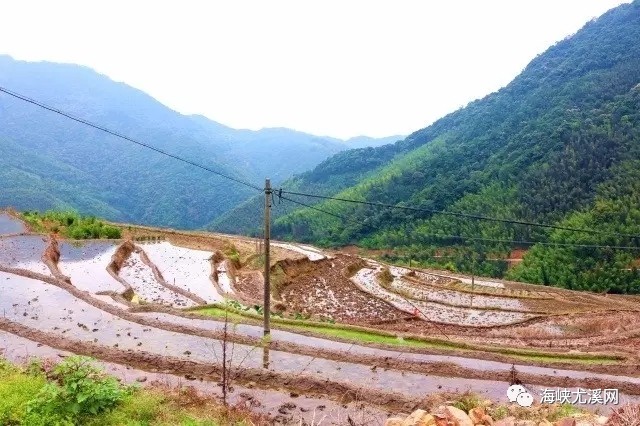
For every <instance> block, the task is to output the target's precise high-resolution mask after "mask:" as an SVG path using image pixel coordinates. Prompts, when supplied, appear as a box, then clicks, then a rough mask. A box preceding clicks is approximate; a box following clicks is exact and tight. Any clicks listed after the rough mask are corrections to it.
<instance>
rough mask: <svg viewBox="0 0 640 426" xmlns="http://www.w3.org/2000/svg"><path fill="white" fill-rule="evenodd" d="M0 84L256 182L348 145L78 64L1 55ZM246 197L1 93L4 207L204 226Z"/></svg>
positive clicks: (0, 200) (229, 185)
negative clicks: (206, 109) (217, 114)
mask: <svg viewBox="0 0 640 426" xmlns="http://www.w3.org/2000/svg"><path fill="white" fill-rule="evenodd" d="M0 85H2V86H4V87H6V88H8V89H10V90H13V91H16V92H18V93H20V94H23V95H25V96H28V97H31V98H33V99H36V100H39V101H41V102H44V103H45V104H48V105H51V106H53V107H56V108H59V109H61V110H63V111H66V112H69V113H71V114H73V115H76V116H78V117H80V118H84V119H87V120H89V121H93V122H95V123H97V124H100V125H103V126H105V127H108V128H110V129H113V130H115V131H117V132H120V133H122V134H125V135H127V136H131V137H133V138H135V139H139V140H140V141H143V142H145V143H149V144H151V145H153V146H155V147H157V148H160V149H164V150H166V151H168V152H171V153H177V154H180V155H182V156H185V157H186V158H188V159H190V160H193V161H197V162H199V163H203V164H204V165H206V166H209V167H211V168H212V169H215V170H219V171H221V172H224V173H227V174H230V175H234V176H238V177H239V178H240V179H243V180H246V181H249V182H255V183H257V184H259V185H262V182H264V178H265V177H270V178H272V180H273V181H274V183H277V182H281V181H282V180H284V179H286V178H287V177H289V176H291V175H292V174H294V173H300V172H303V171H305V170H307V169H310V168H312V167H313V166H315V165H317V164H318V163H320V162H321V161H322V160H324V159H326V158H328V157H329V156H331V155H333V154H335V153H337V152H340V151H343V150H345V149H348V148H349V147H350V146H349V144H348V143H346V142H344V141H341V140H339V139H334V138H325V137H319V136H314V135H310V134H307V133H303V132H298V131H293V130H289V129H283V128H279V129H264V130H259V131H252V130H238V129H233V128H230V127H228V126H225V125H223V124H220V123H217V122H215V121H212V120H209V119H208V118H206V117H204V116H198V115H191V116H186V115H182V114H179V113H177V112H176V111H173V110H171V109H170V108H168V107H166V106H164V105H162V104H161V103H159V102H158V101H156V100H155V99H153V98H152V97H151V96H149V95H147V94H146V93H144V92H142V91H140V90H137V89H135V88H133V87H130V86H128V85H126V84H124V83H118V82H114V81H112V80H111V79H109V78H108V77H106V76H104V75H101V74H98V73H96V72H95V71H93V70H91V69H90V68H87V67H83V66H79V65H71V64H56V63H50V62H24V61H17V60H14V59H12V58H11V57H9V56H6V55H0ZM367 142H369V143H371V144H377V143H379V141H378V140H375V139H372V140H369V141H367ZM250 194H251V189H249V188H246V187H243V186H238V185H237V184H234V183H233V182H228V181H225V180H222V179H221V178H219V177H217V176H215V175H212V174H210V173H206V172H204V171H202V170H198V169H194V168H191V167H189V166H187V165H184V164H180V163H177V162H176V161H175V160H172V159H169V158H164V157H161V156H159V155H158V154H155V153H153V152H150V151H146V150H144V149H142V148H140V147H138V146H135V145H133V144H129V143H127V142H124V141H122V140H118V139H116V138H114V137H112V136H109V135H106V134H103V133H101V132H99V131H97V130H93V129H91V128H88V127H85V126H83V125H81V124H78V123H75V122H73V121H71V120H68V119H65V118H63V117H60V116H58V115H56V114H53V113H51V112H49V111H44V110H41V109H39V108H37V107H35V106H33V105H30V104H27V103H25V102H22V101H19V100H16V99H13V98H11V97H9V96H7V95H5V94H0V205H12V206H15V207H17V208H20V209H47V208H52V207H65V208H66V207H69V208H76V209H78V210H80V211H81V212H83V213H92V214H97V215H100V216H104V217H106V218H108V219H113V220H119V221H131V222H137V223H147V224H153V225H163V226H174V227H184V228H198V227H201V226H204V225H205V224H207V223H209V222H210V221H212V220H213V219H215V218H216V217H218V216H219V215H220V214H222V213H224V212H225V211H228V210H229V209H231V208H232V207H234V206H236V205H238V204H239V203H241V202H242V201H243V200H245V199H247V198H248V197H249V196H250Z"/></svg>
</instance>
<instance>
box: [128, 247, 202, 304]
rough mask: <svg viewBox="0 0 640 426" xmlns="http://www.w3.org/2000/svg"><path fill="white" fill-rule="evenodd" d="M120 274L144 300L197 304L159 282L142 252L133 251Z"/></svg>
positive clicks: (161, 302)
mask: <svg viewBox="0 0 640 426" xmlns="http://www.w3.org/2000/svg"><path fill="white" fill-rule="evenodd" d="M119 275H120V277H121V278H122V279H123V280H125V281H126V282H127V283H128V284H129V285H130V286H131V287H132V288H133V290H134V291H135V293H136V294H137V295H138V296H139V297H140V298H141V299H142V300H145V301H147V302H154V303H160V304H164V305H170V306H180V307H188V306H195V305H196V303H195V302H194V301H192V300H190V299H187V298H186V297H184V296H182V295H180V294H177V293H176V292H174V291H171V290H169V289H168V288H167V287H165V286H164V285H162V283H160V282H158V280H156V277H155V276H154V274H153V271H152V270H151V268H150V267H149V266H148V265H146V264H145V263H144V262H143V261H142V259H141V257H140V253H137V252H133V253H131V255H130V256H129V258H128V259H127V260H126V261H125V262H124V265H123V266H122V268H121V269H120V273H119Z"/></svg>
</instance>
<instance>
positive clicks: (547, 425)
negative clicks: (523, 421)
mask: <svg viewBox="0 0 640 426" xmlns="http://www.w3.org/2000/svg"><path fill="white" fill-rule="evenodd" d="M538 426H553V423H551V422H550V421H549V420H547V419H544V420H542V421H541V422H540V423H538Z"/></svg>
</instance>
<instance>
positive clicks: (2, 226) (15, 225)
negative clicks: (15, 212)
mask: <svg viewBox="0 0 640 426" xmlns="http://www.w3.org/2000/svg"><path fill="white" fill-rule="evenodd" d="M24 231H26V228H25V226H24V225H23V223H22V222H21V221H19V220H18V219H16V218H14V217H11V216H9V215H8V214H6V213H0V235H2V234H17V233H20V232H24Z"/></svg>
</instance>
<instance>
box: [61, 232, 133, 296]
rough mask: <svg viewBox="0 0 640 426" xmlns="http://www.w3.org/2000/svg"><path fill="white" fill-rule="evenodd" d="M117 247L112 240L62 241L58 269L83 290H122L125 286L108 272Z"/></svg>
mask: <svg viewBox="0 0 640 426" xmlns="http://www.w3.org/2000/svg"><path fill="white" fill-rule="evenodd" d="M117 247H118V246H117V244H116V243H113V242H110V241H87V242H82V243H78V242H74V243H69V242H67V241H62V242H60V244H59V248H60V260H59V261H58V269H60V272H61V273H62V274H64V275H66V276H68V277H69V278H71V283H72V284H73V285H74V286H75V287H77V288H79V289H81V290H85V291H90V292H92V293H96V292H99V291H107V290H111V291H116V292H121V291H123V290H124V286H123V285H122V284H120V282H118V280H116V279H115V278H113V277H112V276H111V275H110V274H109V273H108V272H107V266H108V265H109V263H110V262H111V256H113V254H114V253H115V252H116V249H117Z"/></svg>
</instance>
